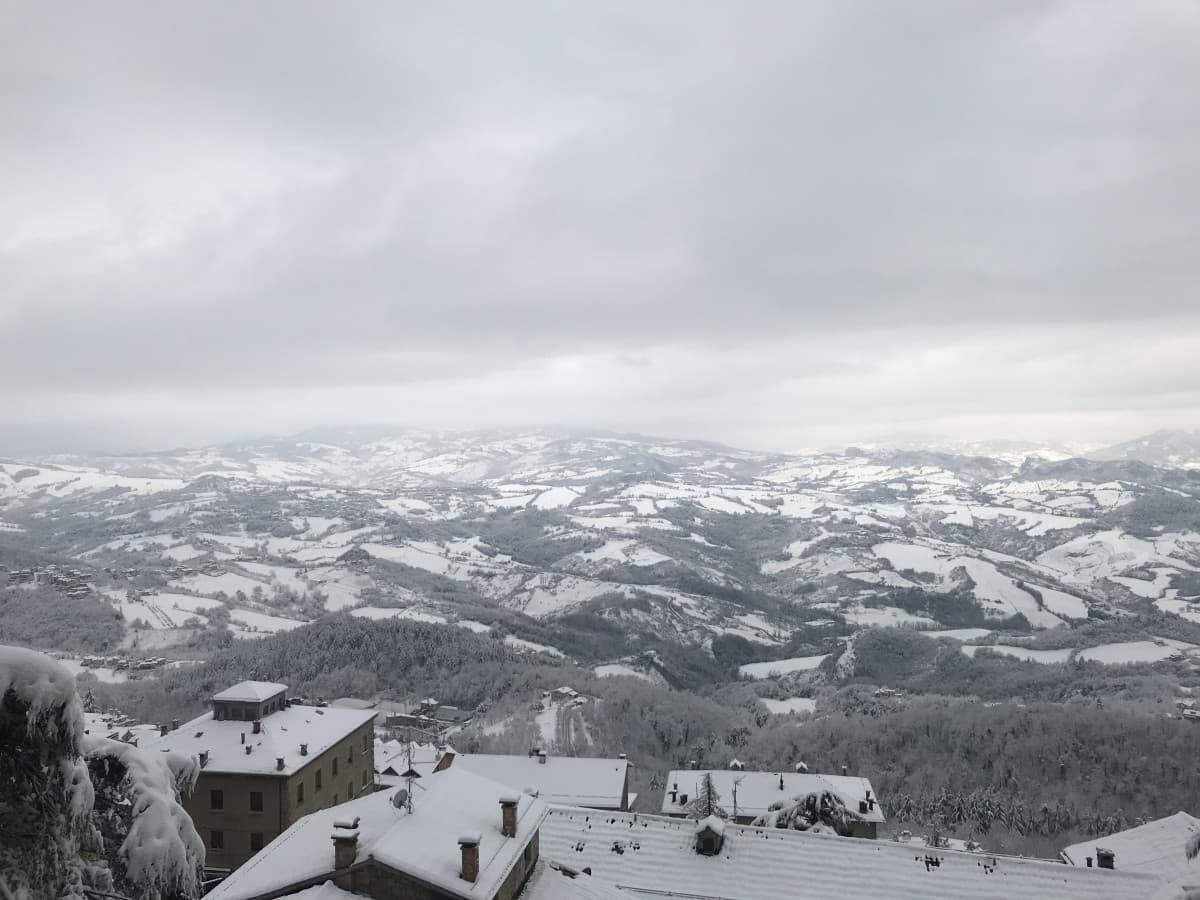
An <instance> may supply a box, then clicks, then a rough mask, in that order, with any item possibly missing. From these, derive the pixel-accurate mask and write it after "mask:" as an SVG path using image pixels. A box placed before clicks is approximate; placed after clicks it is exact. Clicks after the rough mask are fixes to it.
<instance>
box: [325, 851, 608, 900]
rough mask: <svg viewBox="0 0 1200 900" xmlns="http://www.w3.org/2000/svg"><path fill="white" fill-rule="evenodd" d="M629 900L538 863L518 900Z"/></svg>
mask: <svg viewBox="0 0 1200 900" xmlns="http://www.w3.org/2000/svg"><path fill="white" fill-rule="evenodd" d="M566 897H569V898H570V900H630V897H629V894H627V893H625V892H624V891H622V890H620V889H619V888H617V887H615V886H614V885H611V884H609V883H607V882H605V881H603V880H601V879H599V878H593V877H592V876H591V875H587V874H585V873H583V872H580V871H578V870H576V869H571V868H567V867H565V866H561V865H559V864H558V863H548V862H546V860H544V859H539V860H538V864H537V867H536V868H535V869H534V870H533V874H532V875H530V876H529V880H528V881H527V882H525V888H524V890H522V891H521V893H520V894H518V895H517V900H564V898H566ZM322 900H324V898H322Z"/></svg>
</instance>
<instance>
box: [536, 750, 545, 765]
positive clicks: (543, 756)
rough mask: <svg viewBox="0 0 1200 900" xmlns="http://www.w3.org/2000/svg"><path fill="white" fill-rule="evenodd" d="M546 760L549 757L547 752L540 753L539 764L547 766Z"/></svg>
mask: <svg viewBox="0 0 1200 900" xmlns="http://www.w3.org/2000/svg"><path fill="white" fill-rule="evenodd" d="M546 758H547V757H546V751H545V750H542V751H541V752H539V753H538V762H539V763H541V764H542V765H543V766H544V765H545V764H546Z"/></svg>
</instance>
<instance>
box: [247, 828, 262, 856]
mask: <svg viewBox="0 0 1200 900" xmlns="http://www.w3.org/2000/svg"><path fill="white" fill-rule="evenodd" d="M262 848H263V836H262V832H261V831H252V832H250V852H251V853H257V852H258V851H259V850H261V849H262Z"/></svg>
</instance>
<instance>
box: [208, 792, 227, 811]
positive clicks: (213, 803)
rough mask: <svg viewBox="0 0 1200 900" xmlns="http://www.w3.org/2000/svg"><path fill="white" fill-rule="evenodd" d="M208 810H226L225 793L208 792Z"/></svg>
mask: <svg viewBox="0 0 1200 900" xmlns="http://www.w3.org/2000/svg"><path fill="white" fill-rule="evenodd" d="M208 808H209V809H224V808H225V792H224V791H209V792H208Z"/></svg>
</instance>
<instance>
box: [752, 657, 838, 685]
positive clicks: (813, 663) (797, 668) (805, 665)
mask: <svg viewBox="0 0 1200 900" xmlns="http://www.w3.org/2000/svg"><path fill="white" fill-rule="evenodd" d="M828 655H829V654H827V653H826V654H823V655H821V656H794V657H792V658H791V659H776V660H772V661H771V662H760V663H747V664H746V665H744V666H738V671H739V672H740V673H741V674H742V675H743V676H744V677H746V678H753V679H756V680H757V679H761V678H771V677H773V676H775V675H787V674H789V673H791V672H805V671H808V670H809V669H815V668H816V667H817V666H819V665H820V664H821V663H822V662H823V661H824V660H825V659H826V658H827V657H828Z"/></svg>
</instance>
